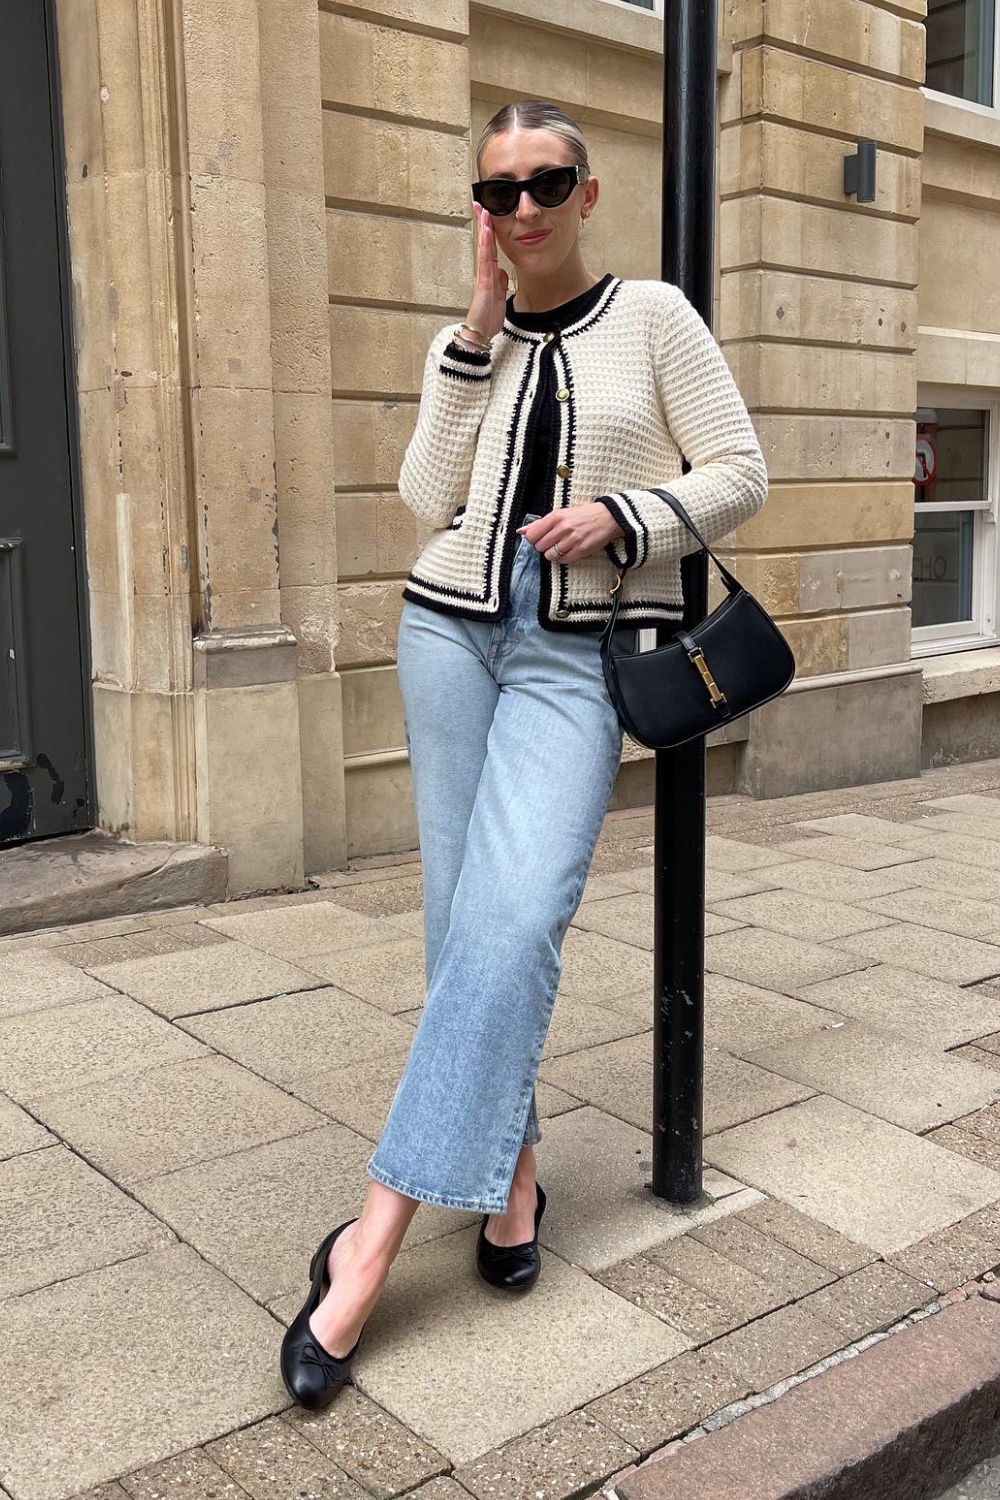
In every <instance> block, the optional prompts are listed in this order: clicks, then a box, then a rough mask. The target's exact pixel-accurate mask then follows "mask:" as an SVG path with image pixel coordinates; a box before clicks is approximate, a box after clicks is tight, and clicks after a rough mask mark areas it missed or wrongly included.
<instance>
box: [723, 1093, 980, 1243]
mask: <svg viewBox="0 0 1000 1500" xmlns="http://www.w3.org/2000/svg"><path fill="white" fill-rule="evenodd" d="M705 1156H706V1158H707V1159H708V1160H709V1161H711V1162H712V1163H713V1164H714V1165H715V1166H718V1167H721V1168H722V1170H723V1171H724V1172H731V1173H732V1174H733V1175H734V1176H736V1177H739V1178H740V1180H741V1181H743V1182H747V1183H749V1184H750V1185H751V1186H753V1187H757V1188H760V1189H761V1190H762V1191H763V1192H765V1193H769V1194H771V1195H772V1196H774V1197H776V1198H783V1199H784V1200H785V1201H786V1202H788V1203H791V1204H792V1205H793V1206H794V1207H796V1208H799V1209H801V1210H802V1211H803V1212H805V1213H807V1214H809V1215H811V1216H812V1217H813V1218H816V1219H819V1220H820V1221H821V1222H822V1223H824V1224H828V1225H829V1226H830V1227H831V1228H832V1229H837V1230H839V1231H840V1232H841V1233H842V1234H845V1235H847V1237H848V1238H849V1239H852V1240H854V1241H856V1242H857V1243H858V1244H861V1245H866V1246H869V1247H870V1248H871V1249H873V1250H876V1251H878V1253H879V1254H880V1255H889V1254H891V1253H892V1252H893V1251H898V1250H902V1249H903V1248H904V1247H905V1246H907V1245H912V1244H914V1243H915V1242H916V1241H917V1240H920V1239H923V1238H924V1237H925V1236H926V1235H928V1234H930V1233H933V1232H934V1231H935V1230H938V1229H943V1228H944V1227H945V1226H946V1225H948V1224H953V1223H955V1222H956V1221H957V1220H959V1219H962V1218H964V1217H965V1216H966V1215H968V1214H971V1213H973V1212H974V1211H975V1210H976V1209H979V1208H982V1207H983V1205H984V1204H986V1203H992V1202H993V1201H995V1200H996V1199H997V1198H1000V1176H998V1174H996V1173H994V1172H990V1171H987V1170H986V1169H985V1168H983V1167H980V1166H977V1165H976V1164H975V1163H974V1162H970V1161H966V1160H964V1159H963V1158H961V1157H958V1156H955V1155H954V1154H953V1153H952V1152H950V1151H943V1150H942V1149H941V1148H940V1147H939V1146H935V1145H933V1144H932V1143H931V1142H929V1141H927V1140H924V1139H922V1138H921V1137H919V1136H914V1135H911V1134H910V1133H909V1131H906V1130H901V1129H900V1128H899V1127H898V1126H896V1125H890V1124H888V1123H887V1122H886V1121H884V1120H878V1119H875V1118H874V1117H873V1116H871V1115H867V1114H863V1113H862V1112H861V1111H860V1110H856V1109H852V1108H851V1107H850V1106H849V1105H846V1104H842V1103H841V1102H840V1101H839V1100H837V1099H829V1098H825V1097H817V1098H814V1099H807V1100H806V1101H805V1102H804V1103H802V1104H795V1105H792V1106H791V1107H790V1108H788V1109H783V1110H779V1111H777V1112H775V1113H773V1114H770V1115H766V1116H764V1117H763V1118H762V1119H758V1120H752V1121H750V1122H749V1123H748V1124H745V1125H737V1126H736V1127H735V1128H734V1129H732V1130H727V1131H725V1132H723V1133H722V1134H720V1135H716V1136H713V1137H712V1138H711V1139H710V1140H708V1141H706V1143H705ZM903 1269H905V1267H904V1268H903Z"/></svg>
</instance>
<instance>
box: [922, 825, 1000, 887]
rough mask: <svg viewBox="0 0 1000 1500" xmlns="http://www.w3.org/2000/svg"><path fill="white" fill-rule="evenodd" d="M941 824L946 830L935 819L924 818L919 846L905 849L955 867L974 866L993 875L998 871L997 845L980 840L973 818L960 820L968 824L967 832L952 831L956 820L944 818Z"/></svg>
mask: <svg viewBox="0 0 1000 1500" xmlns="http://www.w3.org/2000/svg"><path fill="white" fill-rule="evenodd" d="M945 821H946V822H947V823H948V824H949V827H948V828H942V827H941V826H940V821H939V820H938V819H937V818H925V819H924V820H923V826H924V828H925V830H926V831H925V835H924V838H923V839H922V840H921V841H920V843H919V844H918V843H916V842H914V843H913V844H912V845H911V846H909V847H910V848H911V849H912V850H913V851H917V850H920V851H921V852H922V854H923V856H924V858H925V859H947V860H954V861H955V863H956V864H960V865H975V866H978V868H979V869H981V870H990V871H992V872H993V873H994V874H995V873H996V872H997V871H1000V842H997V841H996V840H994V839H990V838H982V837H980V835H981V833H982V828H981V827H980V826H979V825H978V823H977V822H976V821H975V820H974V819H971V820H961V821H962V822H963V823H966V824H968V831H967V832H960V831H958V829H957V828H956V824H957V823H958V822H959V821H960V820H958V819H955V818H947V819H945ZM934 825H937V826H934Z"/></svg>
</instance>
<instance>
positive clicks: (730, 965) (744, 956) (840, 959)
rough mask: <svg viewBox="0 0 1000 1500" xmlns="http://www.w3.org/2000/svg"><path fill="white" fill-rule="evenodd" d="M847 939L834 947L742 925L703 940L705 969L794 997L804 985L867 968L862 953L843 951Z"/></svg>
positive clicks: (866, 961) (865, 959) (866, 959)
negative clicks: (837, 946)
mask: <svg viewBox="0 0 1000 1500" xmlns="http://www.w3.org/2000/svg"><path fill="white" fill-rule="evenodd" d="M847 941H848V940H847V939H846V938H844V939H842V940H841V945H840V948H839V949H838V948H833V947H827V946H825V945H823V944H820V943H806V942H802V941H801V940H800V939H798V938H793V937H787V936H786V935H785V934H784V933H780V932H764V931H762V930H759V929H757V928H754V927H744V928H741V929H740V931H739V932H724V933H723V934H722V935H721V936H720V937H712V938H708V939H707V940H706V943H705V968H706V970H707V971H708V972H709V973H711V974H725V975H727V976H728V977H729V978H730V979H741V980H743V982H744V983H745V984H755V985H757V986H758V987H759V988H760V989H764V990H775V991H778V992H779V993H781V994H787V995H793V996H794V995H797V994H798V993H799V991H800V990H802V989H803V987H804V986H805V985H807V984H816V983H817V982H818V981H819V980H821V979H832V978H833V977H834V975H836V974H849V973H852V972H854V971H855V970H857V969H864V968H867V966H868V964H869V963H870V962H871V961H872V960H871V959H869V958H866V957H865V955H864V954H861V953H856V952H855V953H849V952H845V951H843V949H844V948H845V946H846V943H847Z"/></svg>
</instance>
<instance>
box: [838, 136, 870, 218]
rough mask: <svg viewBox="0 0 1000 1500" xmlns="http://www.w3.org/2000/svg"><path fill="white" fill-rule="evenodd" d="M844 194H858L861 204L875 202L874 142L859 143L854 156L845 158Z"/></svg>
mask: <svg viewBox="0 0 1000 1500" xmlns="http://www.w3.org/2000/svg"><path fill="white" fill-rule="evenodd" d="M844 192H845V193H847V194H851V193H856V194H857V198H858V202H859V203H874V202H875V142H874V141H859V142H858V149H857V151H856V152H855V153H854V155H853V156H845V157H844Z"/></svg>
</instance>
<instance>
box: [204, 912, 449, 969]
mask: <svg viewBox="0 0 1000 1500" xmlns="http://www.w3.org/2000/svg"><path fill="white" fill-rule="evenodd" d="M422 921H423V918H422V916H421V924H422ZM205 926H206V927H210V928H211V929H212V930H213V931H215V932H221V933H223V934H224V935H225V936H226V937H231V938H239V939H240V940H241V941H243V942H244V943H249V944H250V945H251V946H252V947H254V948H263V950H264V952H265V953H274V954H276V955H277V956H278V957H279V958H288V959H291V960H292V961H294V960H295V959H296V958H297V957H304V956H305V955H306V954H309V953H333V952H335V951H336V950H337V949H339V948H357V947H360V946H361V944H363V943H382V942H385V941H387V940H388V939H391V938H393V937H395V936H397V934H396V933H395V932H394V931H393V929H392V925H391V924H390V923H389V922H386V921H384V920H381V921H380V920H379V919H378V918H375V917H366V916H363V915H362V914H361V913H360V912H355V911H350V910H349V909H348V908H347V907H344V906H338V905H337V904H336V902H333V901H313V902H308V903H304V904H301V905H295V906H284V907H282V906H276V907H268V908H267V909H265V910H263V911H254V912H245V913H240V915H239V916H224V917H208V918H206V920H205Z"/></svg>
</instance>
